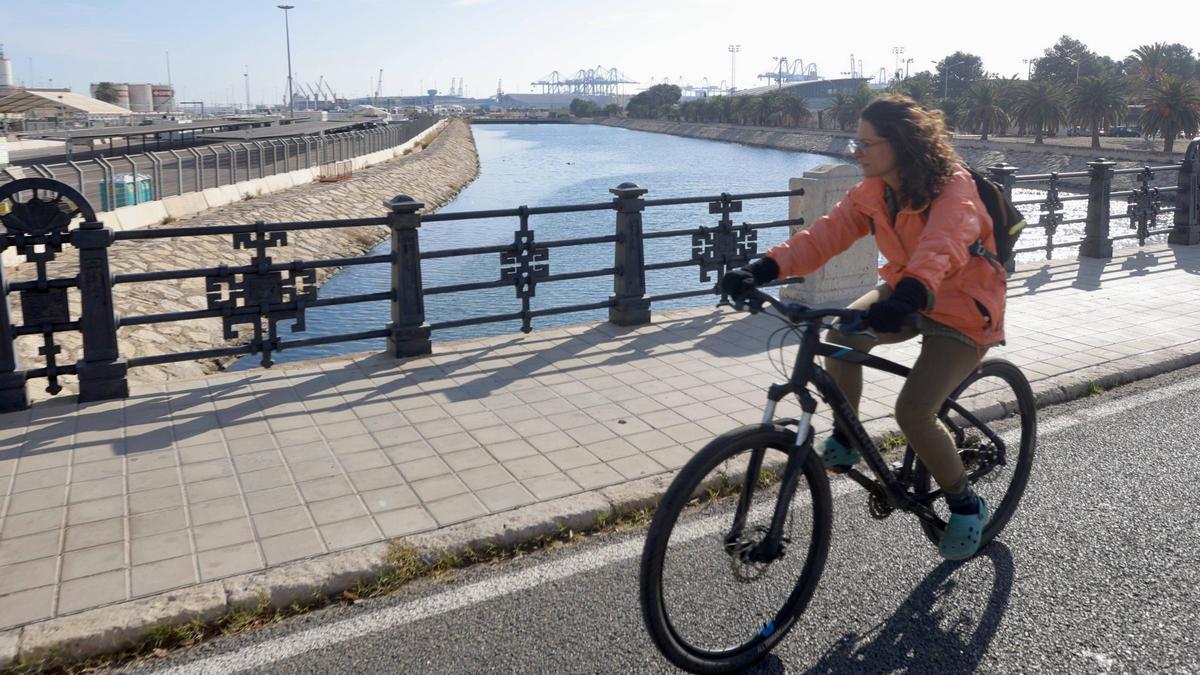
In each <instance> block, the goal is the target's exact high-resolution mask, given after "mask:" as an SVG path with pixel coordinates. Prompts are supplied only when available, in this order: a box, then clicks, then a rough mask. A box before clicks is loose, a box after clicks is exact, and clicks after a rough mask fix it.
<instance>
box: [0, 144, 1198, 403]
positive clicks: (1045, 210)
mask: <svg viewBox="0 0 1200 675" xmlns="http://www.w3.org/2000/svg"><path fill="white" fill-rule="evenodd" d="M1089 166H1090V170H1089V171H1087V172H1074V173H1061V174H1034V175H1026V176H1018V175H1017V174H1016V171H1017V169H1016V168H1015V167H1011V166H996V167H991V168H990V169H989V171H990V172H991V174H992V176H993V177H994V178H995V179H996V180H998V181H999V182H1001V183H1002V184H1004V185H1005V186H1006V188H1007V189H1008V190H1010V191H1011V190H1012V189H1013V188H1014V187H1017V186H1020V185H1023V184H1029V183H1035V184H1038V185H1041V186H1045V187H1044V189H1045V194H1044V195H1042V196H1040V197H1039V198H1038V199H1033V200H1021V199H1018V200H1017V203H1018V205H1019V207H1022V208H1025V209H1027V210H1028V209H1029V207H1031V206H1034V205H1036V206H1037V207H1038V209H1039V212H1038V217H1037V218H1032V217H1031V218H1030V221H1031V224H1032V225H1033V226H1034V227H1033V229H1040V230H1042V231H1043V232H1044V235H1045V238H1046V243H1045V244H1044V245H1041V246H1037V247H1032V248H1025V249H1019V250H1023V251H1041V250H1043V249H1044V250H1045V252H1046V255H1047V257H1049V255H1050V253H1051V252H1052V251H1053V250H1055V249H1057V248H1062V247H1066V246H1077V247H1079V252H1080V255H1081V256H1087V257H1109V256H1111V254H1112V241H1113V240H1114V239H1121V238H1137V240H1138V242H1139V243H1145V242H1146V240H1147V239H1148V238H1149V237H1151V236H1155V235H1161V234H1166V235H1168V237H1169V241H1171V242H1173V243H1180V244H1198V243H1200V213H1198V211H1200V141H1194V142H1192V144H1191V145H1190V146H1189V148H1188V151H1187V155H1186V158H1185V160H1184V161H1183V162H1182V163H1180V164H1178V165H1171V166H1157V167H1144V168H1137V169H1124V170H1114V165H1113V163H1112V162H1107V161H1104V160H1097V161H1095V162H1092V163H1091V164H1090V165H1089ZM1122 174H1129V175H1131V176H1133V177H1134V179H1135V181H1134V187H1133V188H1132V189H1129V190H1120V191H1113V190H1112V189H1111V186H1112V180H1113V177H1114V176H1115V175H1122ZM1164 178H1166V179H1169V178H1174V179H1175V181H1174V185H1160V184H1155V183H1154V181H1155V180H1162V179H1164ZM1080 181H1086V183H1087V185H1088V191H1087V194H1086V195H1071V194H1062V193H1063V192H1069V190H1062V188H1063V187H1064V186H1065V185H1072V186H1073V185H1079V184H1080V183H1079V182H1080ZM610 192H611V193H612V199H611V200H610V201H604V202H596V203H589V204H573V205H567V206H549V207H527V206H522V207H519V208H516V209H502V210H490V211H472V212H461V213H436V214H431V215H424V214H421V213H420V210H421V208H422V207H423V205H422V204H420V203H418V202H416V201H414V200H412V199H411V198H409V197H406V196H403V195H401V196H398V197H396V198H395V199H392V200H389V201H387V202H385V206H387V208H388V210H389V214H388V215H387V216H386V217H380V218H357V219H348V220H331V221H304V222H284V223H263V222H258V223H253V224H248V225H227V226H217V227H176V228H153V229H145V230H130V231H123V232H113V231H111V230H109V229H107V228H105V227H104V225H103V224H102V223H100V222H97V221H96V214H95V212H94V210H93V209H92V207H91V205H90V204H89V203H88V201H87V200H86V199H85V198H84V197H83V195H81V194H80V193H79V192H78V191H76V190H75V189H73V188H71V187H70V186H68V185H66V184H64V183H61V182H58V181H55V180H51V179H46V178H32V179H23V180H20V181H14V182H11V183H8V184H6V185H3V186H0V205H4V206H7V212H5V209H3V208H0V213H2V214H3V215H0V223H2V224H3V226H4V231H3V233H2V235H0V252H2V251H3V250H4V249H10V248H11V249H14V250H15V251H16V253H17V254H18V256H19V257H23V258H24V260H25V262H26V263H27V264H28V263H32V264H33V265H34V266H35V272H36V275H35V278H34V279H32V280H28V281H17V282H13V283H7V282H6V281H5V278H4V270H3V268H0V288H3V289H4V296H5V301H4V302H3V303H0V411H3V410H13V409H18V408H22V407H25V406H27V405H28V396H27V393H26V383H27V381H28V380H31V379H35V378H45V379H46V380H47V383H48V386H47V391H49V392H50V393H57V392H58V391H59V390H60V389H61V385H60V383H59V378H60V377H62V376H63V375H76V376H78V378H79V396H80V399H81V400H85V401H86V400H97V399H104V398H113V397H120V396H125V395H127V394H128V386H127V384H126V375H127V371H128V369H129V368H131V367H139V366H149V365H157V364H164V363H171V362H175V361H185V360H195V359H211V358H222V357H234V356H239V355H246V354H257V355H260V357H261V363H262V365H264V366H269V365H271V363H272V355H273V354H274V353H275V352H277V351H280V350H283V349H295V348H299V347H308V346H316V345H325V344H333V343H340V342H349V341H355V340H363V339H378V338H386V340H387V351H388V352H389V353H390V354H392V355H394V356H396V357H411V356H420V355H424V354H429V353H430V351H431V334H432V331H435V330H444V329H450V328H455V327H460V326H469V325H477V324H485V323H496V322H507V321H519V322H520V325H521V330H523V331H525V332H528V331H530V330H531V329H532V328H533V322H534V320H535V319H537V318H539V317H545V316H550V315H555V314H564V313H572V312H581V311H587V310H599V309H607V310H608V320H609V321H610V322H612V323H615V324H618V325H638V324H644V323H647V322H648V321H649V320H650V309H651V307H652V305H653V304H654V303H660V302H665V301H668V300H675V299H680V298H687V297H694V296H702V295H709V294H713V293H714V292H715V282H716V280H717V278H718V276H717V275H720V274H723V273H725V272H726V271H728V270H729V269H731V268H733V267H737V266H740V265H743V264H745V263H746V262H748V261H749V260H752V259H754V258H756V257H758V256H760V255H762V251H760V250H759V247H758V233H759V232H761V231H763V230H767V229H772V228H785V227H791V226H793V225H798V224H801V223H802V221H801V220H800V219H785V220H775V221H771V222H762V223H750V222H742V223H740V224H738V223H735V222H734V217H733V216H734V214H737V213H739V212H741V210H742V204H743V202H744V201H747V200H758V199H779V198H790V197H796V196H800V195H802V194H803V191H802V190H792V191H779V192H761V193H753V194H741V195H731V194H720V195H716V196H706V197H688V198H675V199H645V195H646V193H647V191H646V190H645V189H644V188H641V187H638V186H637V185H634V184H632V183H623V184H621V185H619V186H617V187H616V188H613V189H612V190H610ZM1114 199H1124V200H1125V202H1126V206H1125V213H1123V214H1112V213H1110V209H1111V206H1112V203H1113V201H1114ZM1083 201H1086V202H1087V210H1086V215H1085V216H1082V217H1080V216H1073V217H1067V216H1066V215H1065V208H1066V206H1065V205H1067V204H1070V203H1071V202H1083ZM699 204H707V208H708V215H709V216H718V218H717V220H716V222H715V223H713V224H701V225H697V226H695V227H689V228H679V229H671V230H662V231H651V232H645V231H643V215H644V214H645V213H646V212H647V210H650V209H655V208H658V207H667V206H683V205H699ZM598 211H611V212H613V213H614V214H615V226H614V230H613V233H612V234H603V235H599V236H590V237H577V238H571V239H547V240H541V239H539V238H538V236H537V230H536V229H535V228H534V227H533V224H532V222H531V221H532V220H533V219H536V218H537V217H539V216H544V215H549V214H564V213H584V212H598ZM1169 213H1173V221H1172V223H1171V227H1163V226H1162V225H1161V223H1160V220H1161V217H1162V216H1165V215H1167V214H1169ZM1026 215H1027V216H1030V215H1031V214H1030V213H1026ZM485 218H515V219H516V221H517V228H516V229H515V230H514V232H513V240H512V242H511V243H508V244H499V245H492V246H477V247H467V248H451V249H443V250H436V251H422V250H421V240H420V232H421V230H422V228H423V227H428V226H433V225H436V224H439V223H453V222H461V221H466V220H474V219H485ZM76 220H79V221H82V222H81V223H80V224H79V225H77V226H74V227H73V226H72V223H73V222H74V221H76ZM1114 221H1127V222H1128V223H1129V225H1130V227H1131V229H1132V230H1133V233H1132V234H1129V235H1119V236H1117V237H1113V236H1112V235H1111V233H1110V226H1111V224H1112V222H1114ZM710 222H711V221H710ZM1080 224H1082V225H1083V226H1084V229H1083V236H1082V238H1081V239H1079V240H1077V241H1074V240H1073V241H1069V242H1060V241H1056V240H1055V237H1056V235H1057V233H1058V231H1059V228H1063V227H1069V226H1072V225H1080ZM363 226H386V227H388V229H389V230H390V236H391V242H390V243H391V251H390V252H389V253H387V254H384V255H365V256H357V257H351V258H336V259H326V260H290V261H283V260H280V261H276V260H275V259H274V257H273V256H272V255H271V254H273V253H279V252H282V251H284V250H286V246H287V245H288V235H289V233H291V232H297V231H302V230H322V229H331V228H349V227H363ZM212 235H224V236H229V237H230V238H231V242H232V244H233V247H234V248H235V249H243V250H247V251H250V252H251V253H252V255H251V257H250V260H249V263H247V264H242V265H224V264H222V265H218V266H215V267H213V266H208V267H197V268H192V269H177V270H167V271H156V272H138V273H128V274H113V273H112V271H111V270H110V267H109V263H108V250H109V248H110V247H111V246H114V245H121V243H122V242H131V241H138V240H151V239H178V238H187V237H199V236H212ZM679 238H687V239H688V243H687V245H686V246H680V247H679V248H678V250H679V251H680V255H679V257H678V258H676V259H668V260H655V261H651V262H647V261H646V260H645V251H646V246H645V245H646V242H648V241H653V240H669V239H679ZM606 244H612V246H613V248H612V251H613V258H612V261H613V262H612V265H611V266H604V267H597V268H594V269H585V270H579V271H571V272H555V270H554V267H555V263H554V261H555V260H556V259H557V257H556V256H557V254H556V252H561V251H563V250H565V249H569V248H572V247H578V246H594V245H606ZM67 246H71V247H74V248H75V249H77V251H78V257H79V262H78V273H77V274H73V275H68V276H63V277H57V278H55V277H52V276H51V266H50V263H51V262H53V261H54V260H55V259H56V258H58V257H59V256H60V254H61V253H62V252H63V250H64V247H67ZM480 255H490V256H496V258H495V260H496V261H497V266H496V269H497V271H498V274H497V278H495V279H494V280H490V281H478V282H471V283H460V284H451V285H444V286H432V287H425V286H424V285H423V279H422V275H421V264H422V261H426V260H434V259H446V258H458V257H463V256H480ZM358 265H388V266H389V267H390V270H391V283H390V288H389V289H388V290H386V291H381V292H375V293H365V294H358V295H349V296H345V297H336V298H321V297H319V294H318V292H317V277H316V272H317V270H320V269H332V268H340V267H350V266H358ZM677 268H695V269H696V271H697V273H698V280H697V286H696V288H694V289H689V290H682V291H675V292H667V293H661V294H657V295H651V294H648V292H647V287H646V273H647V272H653V271H659V270H670V269H677ZM605 277H611V278H612V280H613V284H612V290H611V293H609V294H608V295H607V297H600V298H596V299H594V300H591V301H588V302H581V303H576V304H569V305H561V306H554V307H546V308H539V309H534V308H533V307H532V303H531V300H532V299H533V298H534V297H535V296H536V294H537V289H538V287H539V285H541V284H545V283H550V282H561V281H572V280H582V279H591V278H605ZM181 279H203V280H204V283H205V298H206V307H205V308H204V309H198V310H191V311H177V312H161V313H156V314H144V315H132V316H118V315H117V314H116V312H115V311H114V303H113V294H114V292H119V290H120V288H121V287H123V286H126V285H128V284H140V283H141V284H144V283H158V282H164V281H170V280H181ZM510 287H511V288H512V289H513V293H514V296H515V299H516V300H517V301H518V302H519V309H516V310H514V311H508V312H504V311H500V312H497V313H492V314H487V315H483V316H470V317H465V318H461V319H454V320H447V321H440V322H435V323H429V322H428V321H427V320H426V315H425V305H424V302H425V298H426V297H427V296H435V295H445V294H453V293H468V292H473V291H479V290H484V289H497V288H510ZM71 289H77V291H78V294H79V298H80V303H81V311H80V313H79V318H78V319H72V318H71V313H70V310H69V304H68V302H69V299H68V292H69V291H70V290H71ZM10 295H17V296H18V297H19V300H18V301H19V303H20V307H21V322H20V324H15V323H14V322H13V316H12V313H11V311H10V303H9V301H8V296H10ZM380 301H388V302H390V305H391V315H390V321H389V322H388V323H386V324H385V325H383V326H380V327H379V328H377V329H375V330H368V331H359V332H354V333H345V334H337V335H328V336H321V337H313V338H307V339H293V340H288V339H284V337H282V336H281V334H280V330H279V324H280V322H288V323H290V332H297V333H298V332H303V331H304V330H305V329H306V312H307V311H308V310H310V309H313V308H317V307H327V306H334V305H348V304H356V303H366V302H380ZM218 318H219V319H220V320H221V322H222V329H223V334H224V336H225V338H227V339H228V340H231V341H232V340H234V339H236V338H238V337H239V335H240V333H239V328H243V329H246V332H247V334H248V335H249V336H250V337H249V339H248V341H247V342H245V343H244V344H233V345H230V346H227V347H219V348H214V349H206V350H194V351H186V352H178V353H168V354H158V355H150V356H137V357H132V358H125V357H122V355H121V350H120V348H119V340H118V330H119V329H120V328H121V327H130V326H138V325H147V324H162V323H170V322H177V321H190V320H197V319H218ZM75 331H77V332H79V333H81V334H82V356H81V358H79V359H78V360H77V361H76V362H74V363H60V360H61V358H60V355H61V354H62V353H63V350H62V345H61V344H60V343H59V342H58V341H57V340H56V336H57V335H59V334H61V333H66V332H75ZM29 336H40V338H41V346H40V348H39V349H38V350H37V356H38V357H40V359H41V360H42V362H43V364H44V365H42V366H41V367H34V368H26V367H25V366H24V364H22V363H21V362H20V360H19V359H18V358H17V350H16V340H17V338H20V337H29Z"/></svg>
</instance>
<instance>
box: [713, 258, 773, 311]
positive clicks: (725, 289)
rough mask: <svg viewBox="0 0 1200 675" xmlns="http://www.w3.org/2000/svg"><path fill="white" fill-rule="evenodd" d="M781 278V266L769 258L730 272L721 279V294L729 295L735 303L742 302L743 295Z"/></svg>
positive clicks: (752, 262)
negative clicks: (756, 287)
mask: <svg viewBox="0 0 1200 675" xmlns="http://www.w3.org/2000/svg"><path fill="white" fill-rule="evenodd" d="M778 277H779V264H778V263H776V262H775V261H774V260H772V259H771V258H769V257H767V256H763V257H762V258H759V259H757V260H754V261H751V262H750V264H749V265H746V266H745V267H739V268H737V269H735V270H729V271H728V272H727V273H726V274H725V276H723V277H721V292H722V293H724V294H725V295H728V296H729V297H730V299H732V300H733V301H734V302H740V301H741V299H742V295H743V294H745V292H746V291H748V290H750V289H751V288H754V287H755V286H762V285H763V284H766V283H770V282H772V281H775V279H776V278H778Z"/></svg>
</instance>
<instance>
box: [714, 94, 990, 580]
mask: <svg viewBox="0 0 1200 675" xmlns="http://www.w3.org/2000/svg"><path fill="white" fill-rule="evenodd" d="M854 157H855V158H856V159H857V160H858V161H859V162H860V163H861V164H862V169H863V176H864V178H863V180H862V182H860V183H859V184H858V185H855V186H854V187H852V188H851V189H850V190H849V191H848V192H847V193H846V195H845V197H844V198H843V199H842V200H841V201H840V202H839V203H838V204H837V205H836V206H835V207H833V210H831V211H830V212H829V213H828V214H827V215H825V216H824V217H822V218H820V219H819V220H817V221H816V222H815V223H813V224H812V227H810V228H808V229H807V230H805V231H803V232H799V233H797V234H795V235H794V236H792V237H791V238H790V239H788V240H787V241H786V242H784V243H782V244H780V245H778V246H775V247H773V248H772V249H771V250H769V251H767V254H766V256H765V257H763V258H760V259H758V260H755V261H753V262H752V263H750V264H749V265H747V266H746V267H743V268H741V269H737V270H732V271H730V272H729V274H727V275H726V276H725V278H724V279H722V281H721V287H722V290H723V292H725V293H726V294H727V295H729V296H731V297H733V298H738V297H740V295H741V294H742V293H743V292H744V291H745V290H746V289H748V288H752V287H754V286H756V285H761V284H764V283H767V282H769V281H773V280H775V279H778V278H785V277H792V276H803V275H805V274H809V273H811V272H813V271H815V270H817V269H818V268H820V267H821V266H822V265H824V264H825V263H826V262H827V261H828V260H829V259H830V258H832V257H834V256H835V255H837V254H838V253H841V252H842V251H845V250H846V249H847V248H849V247H850V246H851V245H852V244H853V243H854V242H855V241H857V240H858V239H861V238H862V237H865V236H867V235H868V234H873V235H874V236H875V240H876V242H877V243H878V245H879V250H880V252H881V253H883V255H884V257H886V258H887V264H885V265H884V266H883V267H882V268H881V269H880V270H879V275H880V277H882V279H883V280H884V282H885V283H883V284H880V285H879V286H877V287H876V288H875V289H873V290H872V291H871V292H869V293H867V294H866V295H864V296H863V297H861V298H859V299H858V300H857V301H855V302H854V303H852V304H851V305H850V307H851V308H853V309H861V310H866V321H867V324H868V325H869V326H870V328H871V329H872V330H873V331H874V332H875V333H876V334H877V335H876V336H871V335H866V334H855V335H847V334H843V333H838V332H834V331H831V332H830V333H829V340H830V342H833V343H836V344H841V345H844V346H847V347H851V348H853V349H856V350H859V351H869V350H870V349H871V348H872V347H873V346H874V345H876V344H880V343H882V344H890V343H896V342H901V341H904V340H909V339H911V338H913V337H915V336H917V335H921V336H922V338H923V340H922V344H921V353H920V355H919V356H918V357H917V360H916V363H915V364H914V365H913V367H912V373H911V374H910V375H909V377H908V379H907V380H906V381H905V384H904V387H903V389H902V390H901V391H900V395H899V397H898V398H897V399H896V422H897V423H898V424H899V426H900V429H901V431H903V432H904V435H905V436H906V437H907V439H908V442H909V444H910V445H911V446H912V448H913V450H914V451H915V452H916V453H917V455H918V456H919V457H920V458H921V461H922V462H923V463H924V464H925V465H926V467H928V469H929V471H930V473H931V474H932V475H933V477H934V478H935V479H936V480H937V482H938V484H939V485H940V486H941V488H942V490H943V492H944V494H945V499H946V504H947V506H948V507H949V509H950V512H951V517H950V520H949V523H948V524H947V526H946V528H945V532H944V534H943V536H942V541H941V545H940V551H941V554H942V556H943V557H944V558H947V559H952V560H958V559H963V558H968V557H970V556H972V555H974V554H975V552H976V551H977V550H978V549H979V543H980V535H981V533H982V532H983V528H984V525H985V524H986V523H987V519H988V510H987V505H986V504H985V503H984V501H983V499H982V498H980V497H978V496H977V495H976V494H975V492H974V490H972V489H971V487H970V485H969V484H968V482H967V475H966V473H965V471H964V468H963V463H962V460H961V459H960V458H959V456H958V452H957V450H956V448H955V444H954V440H953V439H952V438H951V437H950V435H949V434H948V432H947V431H946V429H945V427H943V426H942V425H941V423H940V422H939V421H938V418H937V414H938V411H939V408H940V407H941V404H942V402H943V401H945V400H946V397H947V396H949V395H950V393H951V392H952V391H953V390H954V388H955V387H956V386H957V385H958V384H959V383H960V382H962V381H963V379H964V378H965V377H966V376H967V375H969V374H970V373H971V371H972V370H974V369H976V368H977V367H978V365H979V363H980V360H981V359H982V358H983V354H984V352H985V351H987V349H988V347H990V346H992V345H994V344H997V343H999V342H1002V341H1003V340H1004V303H1005V281H1006V276H1005V273H1004V271H1003V270H1002V269H1000V268H999V266H998V265H995V264H993V263H992V262H989V261H988V259H987V258H986V257H983V256H975V255H972V254H971V253H970V252H969V250H968V249H969V247H970V246H971V245H972V244H974V243H975V242H976V241H981V242H983V243H984V245H985V246H986V247H987V249H988V250H989V251H992V252H994V251H995V250H996V247H995V241H994V238H993V235H992V220H991V217H990V216H988V213H987V210H986V209H985V208H984V205H983V203H982V202H981V200H980V198H979V194H978V192H977V191H976V189H975V184H974V181H973V180H972V178H971V176H970V174H969V173H968V172H967V171H966V170H965V169H964V168H963V167H962V166H961V163H960V160H959V158H958V156H957V154H956V153H955V151H954V149H953V148H952V147H951V146H950V144H949V142H948V141H947V132H946V128H945V125H944V123H943V121H942V113H941V112H940V111H936V110H934V111H929V110H925V109H923V108H921V107H920V106H919V105H917V104H916V103H915V102H914V101H913V100H911V99H909V98H907V97H903V96H887V97H884V98H880V99H877V100H875V101H874V102H872V103H871V104H870V105H869V106H867V108H866V110H864V111H863V113H862V119H861V121H860V125H859V129H858V135H857V138H856V139H855V141H854ZM914 312H919V317H918V319H917V321H916V325H915V326H913V325H911V324H910V323H907V322H906V321H905V318H906V317H907V316H908V315H910V314H912V313H914ZM825 368H826V370H827V371H828V372H829V374H830V375H831V376H832V377H833V379H834V380H835V381H836V382H837V384H838V386H839V387H840V388H841V389H842V391H843V392H845V394H846V396H847V399H848V400H849V402H850V405H851V406H853V407H854V409H855V411H857V410H858V404H859V400H860V398H861V397H862V366H860V365H857V364H852V363H847V362H845V361H841V360H836V359H827V360H826V364H825ZM849 439H850V436H849V435H848V434H847V433H846V432H845V431H844V430H843V429H840V428H836V429H834V431H833V433H832V435H831V436H830V437H828V438H826V439H825V440H824V442H823V444H822V446H821V450H820V454H821V457H822V460H823V461H824V463H825V466H826V467H830V468H832V469H834V470H840V471H844V470H846V469H847V468H848V465H853V464H855V463H857V462H858V461H859V460H860V459H861V458H860V456H859V453H858V451H857V450H855V449H854V448H853V447H851V445H852V444H851V442H850V440H849Z"/></svg>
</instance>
